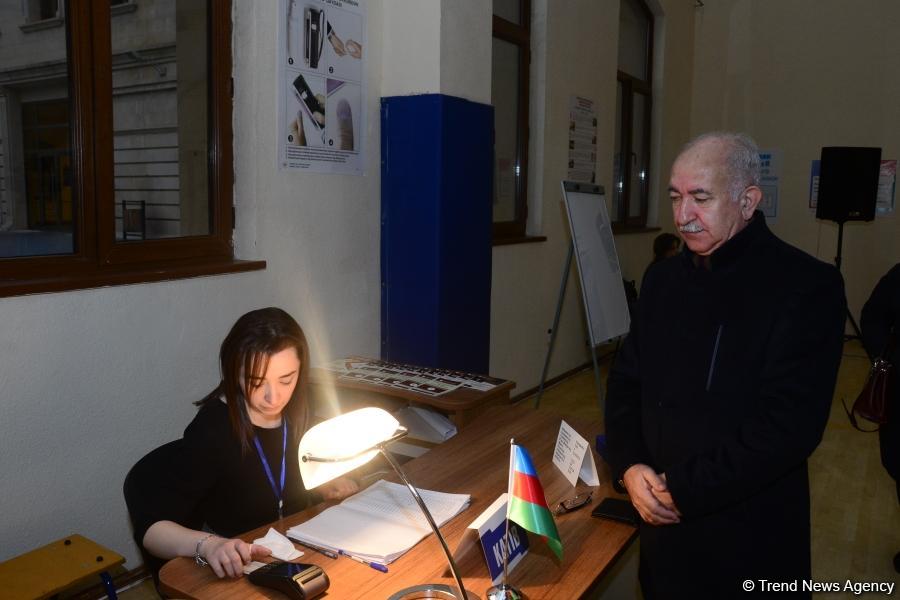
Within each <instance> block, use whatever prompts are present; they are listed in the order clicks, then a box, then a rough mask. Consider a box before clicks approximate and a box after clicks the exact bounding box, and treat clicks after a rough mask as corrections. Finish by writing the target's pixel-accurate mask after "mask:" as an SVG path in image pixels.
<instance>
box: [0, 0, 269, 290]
mask: <svg viewBox="0 0 900 600" xmlns="http://www.w3.org/2000/svg"><path fill="white" fill-rule="evenodd" d="M129 4H131V3H129ZM67 5H68V6H66V46H67V60H68V66H69V71H68V77H69V101H70V103H71V106H72V109H71V118H70V122H71V131H70V136H71V142H70V143H71V148H72V169H73V179H74V185H73V192H74V194H75V196H76V197H75V199H74V203H73V232H72V239H73V246H74V247H73V252H72V253H71V254H65V255H47V256H28V257H4V258H0V297H3V296H12V295H19V294H27V293H38V292H47V291H63V290H70V289H82V288H89V287H97V286H103V285H117V284H125V283H138V282H145V281H160V280H165V279H175V278H182V277H192V276H199V275H209V274H215V273H226V272H237V271H246V270H253V269H260V268H264V267H265V262H264V261H235V260H234V258H233V242H232V229H233V207H232V205H233V175H232V170H233V148H232V124H231V118H232V87H233V85H232V79H231V68H232V63H231V27H232V24H231V0H209V1H208V2H207V27H208V35H207V51H208V56H207V69H208V71H207V72H208V84H207V95H208V99H207V110H208V141H207V144H208V145H207V148H208V150H207V164H208V177H209V186H208V198H209V221H210V229H209V234H208V235H194V236H186V237H178V238H165V239H153V240H141V241H128V242H122V241H117V240H116V231H115V227H116V222H115V208H116V206H115V204H116V203H115V190H114V187H115V177H114V162H113V152H114V145H113V113H112V48H111V41H110V40H111V20H112V13H111V11H110V6H109V2H108V0H105V1H104V0H89V1H70V2H67ZM131 6H134V5H133V4H131Z"/></svg>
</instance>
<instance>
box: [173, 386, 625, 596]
mask: <svg viewBox="0 0 900 600" xmlns="http://www.w3.org/2000/svg"><path fill="white" fill-rule="evenodd" d="M567 422H568V423H569V424H570V425H572V426H573V427H575V429H576V430H578V431H579V432H580V433H581V434H582V435H583V436H585V437H586V438H587V439H589V440H590V439H593V436H594V434H595V433H596V431H598V430H599V424H598V423H586V424H581V423H578V422H574V421H571V420H568V419H567ZM559 423H560V418H559V417H558V416H553V415H550V414H547V413H544V412H541V411H537V410H535V409H533V408H532V407H531V406H524V405H522V404H520V405H518V406H515V407H492V408H491V409H489V410H487V411H485V413H484V414H483V415H482V416H481V417H479V419H478V420H477V421H476V422H474V423H472V424H471V425H470V426H469V427H467V428H466V429H464V430H463V431H461V432H460V433H459V434H458V435H456V436H455V437H453V438H452V439H450V440H449V441H447V442H445V443H443V444H441V445H440V446H438V447H436V448H435V449H433V450H431V451H429V452H428V453H427V454H425V455H423V456H421V457H419V458H417V459H414V460H412V461H410V462H408V463H406V465H405V469H406V471H407V473H408V475H409V477H410V479H411V480H412V481H413V483H415V484H416V485H417V486H420V487H422V488H425V489H432V490H438V491H442V492H453V493H468V494H471V495H472V504H471V506H470V507H469V508H468V509H467V510H465V511H464V512H462V513H461V514H460V515H458V516H457V517H456V518H455V519H453V520H452V521H450V522H449V523H447V524H446V525H445V526H444V527H443V528H442V529H441V531H442V532H443V534H444V536H445V537H446V539H447V544H448V546H449V547H450V549H451V550H453V551H454V554H455V555H456V559H457V565H458V567H459V569H460V573H461V575H462V577H463V581H464V583H465V585H466V589H468V590H470V591H472V592H475V593H476V594H478V595H479V597H481V598H482V600H483V599H484V598H485V591H486V590H487V589H488V588H489V587H490V586H491V582H490V580H489V579H488V571H487V566H486V565H485V563H484V557H483V556H482V555H481V554H480V549H479V548H478V547H475V549H474V550H473V551H470V552H467V553H465V554H463V555H459V554H458V553H457V550H458V548H459V546H460V541H461V539H462V536H463V534H464V533H465V530H466V526H467V525H468V524H469V523H470V522H471V521H472V520H473V519H474V518H475V517H476V516H478V515H479V514H480V513H481V512H482V511H483V510H484V509H486V508H487V507H488V506H489V505H490V504H491V503H492V502H493V501H494V500H495V499H496V498H497V497H498V496H499V495H500V494H502V493H503V492H505V491H506V486H507V480H508V476H509V475H508V470H509V439H510V438H511V437H515V439H516V441H517V442H518V443H520V444H522V445H524V446H525V447H526V448H527V449H528V451H529V452H530V453H531V456H532V458H533V460H534V462H535V467H536V468H537V469H538V472H539V474H540V478H541V482H542V483H543V485H544V492H545V494H546V496H547V502H548V503H549V504H550V506H551V508H552V507H555V506H556V504H557V503H558V502H559V501H561V500H563V499H565V498H568V497H571V496H572V495H573V491H572V488H571V486H570V485H569V483H568V481H566V479H565V478H564V477H563V475H562V473H560V472H559V471H558V470H557V469H556V468H555V467H554V466H553V463H552V453H553V447H554V445H555V443H556V436H557V433H558V431H559ZM594 460H596V461H597V468H598V471H599V474H600V480H601V482H602V484H601V485H600V486H599V487H598V488H596V490H595V493H594V501H593V503H592V504H591V505H589V506H593V505H595V504H596V503H597V502H599V500H600V498H602V497H605V496H609V495H616V494H615V493H614V492H613V491H612V485H611V483H610V476H609V471H608V469H607V468H606V466H605V464H603V463H602V462H601V461H599V459H598V458H597V457H596V454H595V458H594ZM324 508H325V506H324V505H319V506H316V507H313V508H310V509H307V510H305V511H303V512H301V513H297V514H295V515H291V516H290V517H287V518H285V519H284V520H283V521H282V522H278V523H274V524H272V526H273V527H275V528H276V529H277V530H279V531H280V532H282V533H284V531H285V530H286V529H287V528H288V527H291V526H293V525H295V524H297V523H301V522H303V521H305V520H307V519H309V518H311V517H312V516H314V515H316V514H318V513H319V512H321V511H322V510H323V509H324ZM590 511H591V509H590V508H589V507H585V508H583V509H581V510H578V511H575V512H573V513H569V514H565V515H561V516H559V517H557V518H556V523H557V527H558V529H559V533H560V536H561V537H562V543H563V551H564V560H563V562H562V564H561V565H560V564H558V563H557V561H556V558H555V557H554V556H553V553H552V552H551V551H550V549H549V548H547V545H546V544H545V543H544V542H543V541H542V540H541V539H539V538H538V537H537V536H533V535H532V536H531V547H530V550H529V553H528V555H527V556H525V558H524V559H523V560H522V562H521V563H520V564H519V565H518V566H517V567H516V569H515V570H513V571H512V572H511V573H510V582H511V583H512V584H513V585H515V586H516V587H518V588H519V589H520V590H522V592H523V593H524V594H525V595H526V596H527V597H528V598H529V600H538V599H541V598H544V599H547V600H559V599H561V598H565V599H567V600H568V599H575V598H579V597H581V596H582V595H584V594H585V593H586V592H588V591H589V590H591V589H592V588H593V587H594V586H595V585H596V584H597V583H598V582H599V580H600V579H601V578H602V577H603V575H604V574H605V573H606V571H607V570H608V569H609V568H610V566H611V564H612V563H613V561H614V560H615V559H616V558H617V557H618V556H619V555H620V554H621V553H622V552H623V551H624V550H625V548H626V547H627V545H628V544H629V543H630V541H631V540H632V539H634V537H636V535H637V530H636V529H635V528H633V527H630V526H628V525H623V524H619V523H614V522H611V521H605V520H601V519H594V518H591V512H590ZM268 527H269V526H268V525H266V526H265V527H260V528H259V529H257V530H254V531H251V532H249V533H248V534H247V535H245V536H242V537H243V538H244V539H246V540H253V539H255V538H257V537H261V536H262V535H263V534H264V533H265V531H267V530H268ZM298 561H299V562H309V563H315V564H318V565H320V566H321V567H322V568H324V569H325V571H326V572H327V573H328V577H329V578H330V579H331V587H330V588H329V589H328V592H327V595H326V596H324V597H325V598H335V599H343V598H367V599H370V600H371V599H372V598H387V597H388V596H390V595H391V594H393V593H395V592H397V591H398V590H400V589H402V588H405V587H408V586H413V585H418V584H422V583H445V584H448V585H453V579H452V577H450V575H449V571H448V570H447V563H446V558H445V557H444V555H443V553H442V552H441V549H440V545H439V544H438V542H437V540H436V539H434V536H433V535H429V536H428V537H426V538H425V539H424V540H422V541H421V542H419V543H418V544H417V545H416V546H414V547H413V548H412V550H410V551H409V552H407V553H406V554H404V555H403V556H401V557H400V558H399V559H397V560H396V561H394V562H393V563H391V564H390V565H389V569H390V572H389V573H387V574H385V573H380V572H378V571H375V570H373V569H370V568H369V567H367V566H365V565H361V564H359V563H356V562H354V561H352V560H350V559H348V558H343V557H341V558H338V559H336V560H332V559H329V558H326V557H325V556H322V555H321V554H318V553H316V552H313V551H306V554H304V556H303V557H301V558H300V559H298ZM160 583H161V586H162V589H163V591H164V592H165V593H166V594H168V595H170V596H172V597H175V598H222V599H225V600H229V599H235V600H236V599H238V598H241V599H243V598H279V599H283V598H284V596H283V595H281V594H280V593H279V592H276V591H275V590H271V589H268V588H261V587H257V586H254V585H253V584H251V583H250V582H249V581H248V580H247V579H246V578H245V577H244V578H241V579H237V580H229V579H224V580H219V579H217V578H216V576H215V574H214V573H213V572H212V570H211V569H209V568H201V567H198V566H196V565H195V564H194V561H193V560H192V559H189V558H176V559H174V560H171V561H169V562H168V563H167V564H166V565H165V566H164V567H163V569H162V571H161V572H160Z"/></svg>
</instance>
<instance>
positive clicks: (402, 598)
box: [388, 583, 480, 600]
mask: <svg viewBox="0 0 900 600" xmlns="http://www.w3.org/2000/svg"><path fill="white" fill-rule="evenodd" d="M464 593H465V594H466V600H480V598H479V597H478V596H477V595H475V594H473V593H472V592H470V591H469V590H464ZM420 598H442V599H444V600H461V599H460V598H459V597H458V596H457V595H456V588H455V587H451V586H449V585H445V584H443V583H425V584H422V585H414V586H412V587H408V588H403V589H402V590H400V591H399V592H394V593H393V594H391V595H390V597H388V600H419V599H420Z"/></svg>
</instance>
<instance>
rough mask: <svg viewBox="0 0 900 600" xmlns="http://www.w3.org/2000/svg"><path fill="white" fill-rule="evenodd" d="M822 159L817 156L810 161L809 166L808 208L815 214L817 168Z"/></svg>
mask: <svg viewBox="0 0 900 600" xmlns="http://www.w3.org/2000/svg"><path fill="white" fill-rule="evenodd" d="M821 164H822V161H820V160H819V159H818V158H817V159H815V160H813V161H812V164H811V165H810V167H809V209H810V210H811V211H812V212H813V214H815V212H816V207H817V206H819V170H820V169H821Z"/></svg>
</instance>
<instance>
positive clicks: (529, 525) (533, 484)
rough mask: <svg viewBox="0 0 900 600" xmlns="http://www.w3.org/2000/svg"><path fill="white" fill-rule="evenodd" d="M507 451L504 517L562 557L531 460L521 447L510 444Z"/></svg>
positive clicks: (560, 544) (548, 509) (554, 525)
mask: <svg viewBox="0 0 900 600" xmlns="http://www.w3.org/2000/svg"><path fill="white" fill-rule="evenodd" d="M510 451H511V455H510V464H509V502H508V503H507V505H506V518H507V519H509V520H511V521H513V522H515V523H518V524H519V525H521V526H522V527H524V528H525V529H527V530H528V531H530V532H532V533H536V534H538V535H540V536H542V537H543V538H544V539H545V540H546V541H547V545H549V546H550V549H551V550H553V553H554V554H556V557H557V558H559V560H562V541H561V540H560V539H559V532H558V531H557V530H556V522H555V521H554V520H553V515H552V514H551V512H550V508H549V507H548V506H547V500H546V499H545V498H544V488H543V487H541V482H540V480H539V479H538V475H537V471H536V470H535V469H534V463H532V462H531V457H530V456H529V455H528V451H527V450H525V448H523V447H522V446H519V445H517V444H515V443H511V444H510Z"/></svg>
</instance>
